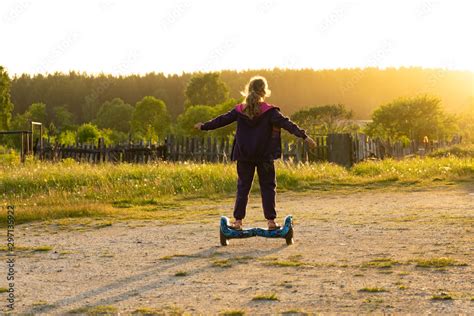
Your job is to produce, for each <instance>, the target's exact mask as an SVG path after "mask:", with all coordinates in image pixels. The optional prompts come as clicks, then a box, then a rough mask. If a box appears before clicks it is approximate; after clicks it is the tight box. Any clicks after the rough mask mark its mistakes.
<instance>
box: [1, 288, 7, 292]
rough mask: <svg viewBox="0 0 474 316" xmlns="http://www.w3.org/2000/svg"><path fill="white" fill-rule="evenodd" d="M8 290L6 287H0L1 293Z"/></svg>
mask: <svg viewBox="0 0 474 316" xmlns="http://www.w3.org/2000/svg"><path fill="white" fill-rule="evenodd" d="M6 292H8V289H7V288H6V287H0V293H6Z"/></svg>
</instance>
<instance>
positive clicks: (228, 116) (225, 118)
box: [194, 109, 237, 131]
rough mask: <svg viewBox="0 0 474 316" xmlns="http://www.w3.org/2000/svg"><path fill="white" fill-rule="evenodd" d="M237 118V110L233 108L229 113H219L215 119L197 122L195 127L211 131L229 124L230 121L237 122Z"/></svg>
mask: <svg viewBox="0 0 474 316" xmlns="http://www.w3.org/2000/svg"><path fill="white" fill-rule="evenodd" d="M235 120H237V111H236V110H235V109H232V110H230V111H229V112H227V113H224V114H222V115H219V116H218V117H216V118H215V119H212V120H210V121H207V122H206V123H197V124H196V125H194V127H195V128H197V129H200V130H203V131H209V130H213V129H216V128H220V127H224V126H226V125H229V124H230V123H232V122H235Z"/></svg>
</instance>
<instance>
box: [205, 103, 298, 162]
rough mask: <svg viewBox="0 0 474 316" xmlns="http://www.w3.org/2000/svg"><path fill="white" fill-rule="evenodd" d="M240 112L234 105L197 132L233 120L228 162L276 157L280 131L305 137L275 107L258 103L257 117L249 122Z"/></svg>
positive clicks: (278, 153) (277, 155)
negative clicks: (233, 128) (231, 142)
mask: <svg viewBox="0 0 474 316" xmlns="http://www.w3.org/2000/svg"><path fill="white" fill-rule="evenodd" d="M242 110H243V104H238V105H237V106H236V107H235V108H234V109H232V110H230V111H229V112H227V113H225V114H222V115H220V116H218V117H216V118H215V119H213V120H210V121H208V122H206V123H204V124H203V125H202V126H201V130H205V131H208V130H213V129H216V128H219V127H223V126H226V125H229V124H231V123H232V122H235V121H237V131H236V133H235V138H234V142H233V145H232V154H231V160H246V161H268V160H274V159H278V158H280V157H281V134H280V132H281V131H280V129H281V128H284V129H285V130H287V131H288V132H290V133H291V134H293V135H295V136H297V137H301V138H303V139H305V138H306V137H307V136H306V133H305V131H304V130H302V129H301V128H299V127H298V125H296V124H295V123H293V122H292V121H291V120H290V119H289V118H287V117H286V116H284V115H282V114H281V113H280V109H279V108H278V107H276V106H273V105H270V104H268V103H265V102H262V103H261V105H260V115H258V116H257V117H255V118H253V119H250V118H249V117H248V116H247V115H245V114H243V112H242Z"/></svg>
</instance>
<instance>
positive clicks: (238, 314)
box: [219, 310, 245, 316]
mask: <svg viewBox="0 0 474 316" xmlns="http://www.w3.org/2000/svg"><path fill="white" fill-rule="evenodd" d="M219 315H220V316H243V315H245V312H244V311H241V310H231V311H224V312H220V313H219Z"/></svg>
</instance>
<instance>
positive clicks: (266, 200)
mask: <svg viewBox="0 0 474 316" xmlns="http://www.w3.org/2000/svg"><path fill="white" fill-rule="evenodd" d="M255 168H257V174H258V180H259V184H260V193H261V195H262V206H263V213H264V215H265V218H266V219H275V218H276V211H275V195H276V190H275V189H276V177H275V166H274V164H273V160H271V161H237V175H238V176H239V179H238V181H237V197H236V199H235V207H234V218H235V219H243V218H244V217H245V212H246V209H247V202H248V199H249V192H250V188H251V187H252V182H253V176H254V174H255Z"/></svg>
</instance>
